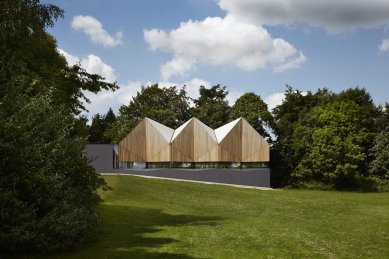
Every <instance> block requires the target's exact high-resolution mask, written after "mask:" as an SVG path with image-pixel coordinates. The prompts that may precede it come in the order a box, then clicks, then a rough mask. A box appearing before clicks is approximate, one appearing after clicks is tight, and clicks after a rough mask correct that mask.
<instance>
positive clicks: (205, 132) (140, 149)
mask: <svg viewBox="0 0 389 259" xmlns="http://www.w3.org/2000/svg"><path fill="white" fill-rule="evenodd" d="M227 126H228V127H224V128H223V130H224V131H223V132H222V133H223V138H220V140H219V143H218V139H217V136H216V135H217V134H215V132H216V131H217V130H216V131H214V130H212V129H211V128H209V127H208V126H206V125H205V124H204V123H202V122H201V121H199V120H197V119H196V118H192V119H190V120H189V121H187V122H186V123H185V124H183V125H182V126H181V127H179V129H178V130H176V131H174V130H173V129H170V128H168V127H166V126H163V125H162V124H160V123H158V122H155V121H153V120H150V119H148V118H145V119H144V120H142V121H141V122H140V123H139V124H138V125H137V126H136V127H135V128H134V130H133V131H132V132H130V133H129V134H128V135H127V136H126V138H124V139H123V140H122V141H121V142H120V144H119V161H147V162H168V161H174V162H218V161H220V162H267V161H269V159H270V153H269V144H268V143H267V142H266V140H265V139H264V138H263V137H262V136H261V135H260V134H258V133H257V132H256V131H255V129H254V128H253V127H252V126H251V125H250V124H249V123H248V122H247V121H246V120H245V119H243V118H241V119H237V120H235V121H234V122H233V123H230V124H229V125H227ZM219 129H220V128H219ZM219 131H220V130H219ZM219 133H220V132H219ZM170 136H171V138H170Z"/></svg>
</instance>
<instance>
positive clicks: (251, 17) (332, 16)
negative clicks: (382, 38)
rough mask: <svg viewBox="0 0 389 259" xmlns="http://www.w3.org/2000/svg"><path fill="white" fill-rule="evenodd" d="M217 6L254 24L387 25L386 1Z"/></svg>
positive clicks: (228, 1)
mask: <svg viewBox="0 0 389 259" xmlns="http://www.w3.org/2000/svg"><path fill="white" fill-rule="evenodd" d="M218 2H219V6H220V7H221V8H222V9H223V10H225V11H227V13H229V14H230V15H233V16H235V17H237V18H239V19H243V20H245V21H250V22H254V23H256V24H267V25H283V24H292V23H302V24H308V25H310V26H314V27H324V28H326V29H327V30H328V31H330V32H340V31H344V30H349V29H355V28H358V27H363V28H369V27H374V26H380V25H387V24H389V1H387V0H369V1H365V0H341V1H339V0H326V1H312V0H288V1H286V0H219V1H218Z"/></svg>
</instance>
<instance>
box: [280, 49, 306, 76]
mask: <svg viewBox="0 0 389 259" xmlns="http://www.w3.org/2000/svg"><path fill="white" fill-rule="evenodd" d="M305 61H307V58H306V57H305V56H304V54H303V53H302V52H300V53H299V55H298V57H296V58H292V59H290V60H288V61H287V62H286V63H284V64H279V65H277V66H275V67H274V69H273V71H274V73H281V72H284V71H286V70H289V69H294V68H299V67H300V65H301V64H303V63H305Z"/></svg>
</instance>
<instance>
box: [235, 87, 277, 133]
mask: <svg viewBox="0 0 389 259" xmlns="http://www.w3.org/2000/svg"><path fill="white" fill-rule="evenodd" d="M240 117H243V118H245V119H246V120H247V121H248V122H249V123H250V125H251V126H253V128H254V129H255V130H256V131H257V132H258V133H259V134H261V135H262V136H264V137H266V138H267V139H270V132H268V131H269V129H271V128H272V127H273V124H274V123H273V116H272V115H271V113H270V112H269V110H268V108H267V104H266V103H265V102H264V101H263V100H262V99H261V97H260V96H259V95H256V94H254V93H245V94H243V95H242V96H241V97H239V98H238V99H237V100H236V102H235V104H234V105H233V106H232V109H231V118H232V119H236V118H240Z"/></svg>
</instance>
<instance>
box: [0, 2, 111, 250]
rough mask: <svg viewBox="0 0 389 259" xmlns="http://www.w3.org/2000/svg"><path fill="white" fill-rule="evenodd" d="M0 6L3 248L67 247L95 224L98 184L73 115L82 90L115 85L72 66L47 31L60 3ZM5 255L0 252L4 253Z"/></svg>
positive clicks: (101, 182) (0, 219)
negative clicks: (60, 52) (56, 4)
mask: <svg viewBox="0 0 389 259" xmlns="http://www.w3.org/2000/svg"><path fill="white" fill-rule="evenodd" d="M1 5H2V6H1V8H0V26H1V34H0V53H2V54H1V55H0V136H1V137H0V208H1V213H0V222H1V224H0V251H1V252H2V253H3V252H26V251H31V250H33V251H50V250H57V249H66V248H69V247H73V246H76V245H78V244H79V243H82V242H84V241H85V240H87V239H88V237H90V236H91V235H94V234H95V232H96V225H97V223H98V217H97V214H96V212H95V205H96V204H97V202H98V200H99V195H98V192H97V189H98V188H100V187H105V186H106V185H105V182H104V180H103V179H102V178H99V176H98V175H97V174H95V172H94V170H93V168H92V167H90V166H89V165H88V162H87V158H86V156H85V153H84V150H85V143H86V141H85V138H83V137H82V136H81V134H80V132H79V131H78V130H77V128H76V123H77V120H76V119H75V118H74V116H75V115H77V114H79V113H80V112H81V111H82V110H83V105H82V99H83V98H84V99H85V96H84V95H83V94H82V91H83V90H89V91H92V92H98V91H99V90H100V89H116V88H117V86H116V84H108V83H105V82H104V81H103V78H102V77H100V76H98V75H90V74H88V73H86V72H85V71H84V70H83V69H81V68H80V67H79V66H73V67H69V66H68V65H67V63H66V60H65V58H64V57H63V56H61V55H60V54H59V53H58V51H57V47H56V43H55V39H54V38H53V37H52V36H50V35H49V34H47V33H46V31H45V28H46V27H47V26H53V24H54V21H55V20H56V19H57V18H60V17H62V16H63V11H62V10H61V9H60V8H58V7H56V6H53V5H42V4H40V3H39V1H38V0H3V1H2V3H1ZM0 256H1V255H0Z"/></svg>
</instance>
